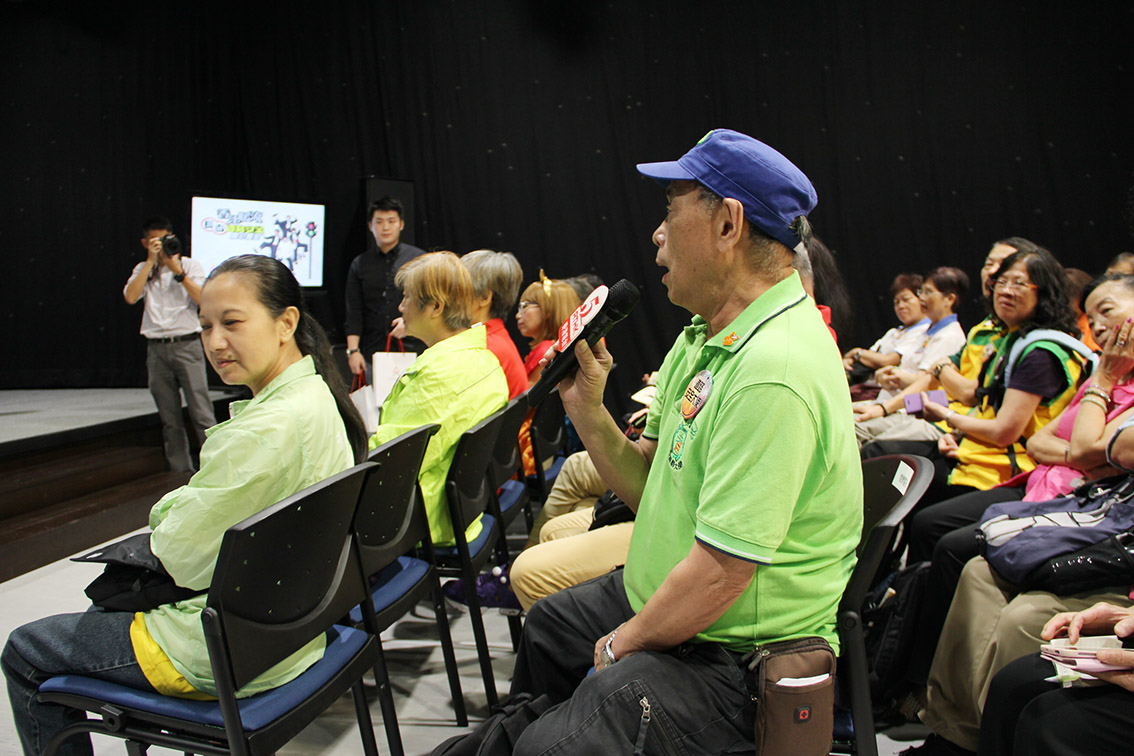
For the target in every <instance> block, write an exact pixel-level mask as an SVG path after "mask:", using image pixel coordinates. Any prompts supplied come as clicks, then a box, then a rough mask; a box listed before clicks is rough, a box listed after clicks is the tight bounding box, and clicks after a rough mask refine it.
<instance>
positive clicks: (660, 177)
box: [637, 160, 697, 181]
mask: <svg viewBox="0 0 1134 756" xmlns="http://www.w3.org/2000/svg"><path fill="white" fill-rule="evenodd" d="M637 168H638V173H640V174H642V175H643V176H648V177H650V178H652V179H654V180H655V181H696V180H697V177H696V176H694V175H693V174H692V173H690V172H689V171H688V170H686V169H685V168H684V167H682V166H681V164H680V163H679V162H678V161H676V160H672V161H668V162H664V163H638V166H637Z"/></svg>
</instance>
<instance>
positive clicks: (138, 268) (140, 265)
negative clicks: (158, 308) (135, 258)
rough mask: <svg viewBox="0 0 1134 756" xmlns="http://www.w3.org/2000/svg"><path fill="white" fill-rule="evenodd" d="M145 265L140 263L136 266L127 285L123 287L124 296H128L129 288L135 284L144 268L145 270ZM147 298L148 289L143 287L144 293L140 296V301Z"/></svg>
mask: <svg viewBox="0 0 1134 756" xmlns="http://www.w3.org/2000/svg"><path fill="white" fill-rule="evenodd" d="M145 265H146V264H145V263H144V262H140V263H138V264H137V265H135V266H134V270H132V271H130V277H129V278H127V279H126V285H125V286H123V287H122V296H126V289H127V288H129V286H130V284H131V283H132V282H133V280H134V279H135V278H137V277H138V274H139V273H141V272H142V268H144V267H145ZM145 296H146V287H145V286H143V287H142V293H141V294H139V295H138V301H139V302H141V301H142V299H143V298H144V297H145Z"/></svg>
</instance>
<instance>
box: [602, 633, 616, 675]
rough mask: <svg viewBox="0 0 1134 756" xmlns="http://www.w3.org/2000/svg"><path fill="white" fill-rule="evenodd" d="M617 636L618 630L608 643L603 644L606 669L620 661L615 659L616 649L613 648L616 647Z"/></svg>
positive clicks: (610, 636)
mask: <svg viewBox="0 0 1134 756" xmlns="http://www.w3.org/2000/svg"><path fill="white" fill-rule="evenodd" d="M616 635H618V631H617V630H615V631H614V632H612V633H611V634H610V635H609V636H608V637H607V639H606V643H604V644H603V647H602V664H603V666H604V667H609V666H610V665H611V664H614V663H615V662H616V661H618V659H615V658H614V649H613V648H612V646H613V645H614V636H616Z"/></svg>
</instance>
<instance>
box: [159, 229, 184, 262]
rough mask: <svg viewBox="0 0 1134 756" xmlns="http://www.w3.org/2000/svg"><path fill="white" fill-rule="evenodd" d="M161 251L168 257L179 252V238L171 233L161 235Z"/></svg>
mask: <svg viewBox="0 0 1134 756" xmlns="http://www.w3.org/2000/svg"><path fill="white" fill-rule="evenodd" d="M160 241H161V253H162V254H163V255H167V256H169V257H173V256H174V255H179V254H181V240H180V239H178V238H177V237H176V236H174V235H173V234H166V235H165V236H163V237H161V239H160Z"/></svg>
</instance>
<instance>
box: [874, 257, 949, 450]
mask: <svg viewBox="0 0 1134 756" xmlns="http://www.w3.org/2000/svg"><path fill="white" fill-rule="evenodd" d="M968 290H969V277H968V276H967V275H965V272H964V271H963V270H961V269H959V268H934V269H933V270H931V271H930V272H929V274H928V275H927V276H926V277H925V279H924V281H923V282H922V284H921V286H920V287H919V288H918V300H919V301H920V302H921V308H922V311H923V312H925V315H926V319H927V320H928V321H929V327H928V328H927V329H926V331H925V336H924V338H923V339H922V342H921V344H919V345H918V347H917V348H915V349H914V350H913V351H911V352H909V353H907V354H906V355H904V356H903V357H902V360H901V362H900V363H899V364H897V365H886V366H884V367H880V368H879V369H878V370H877V372H875V374H874V376H875V379H876V380H877V381H878V384H879V385H880V386H881V387H882V391H881V392H880V393H879V394H878V397H877V399H875V400H874V401H873V402H858V403H856V404H855V406H854V419H855V435H856V436H857V437H858V440H859V444H867V443H870V442H871V441H876V440H880V439H887V438H891V439H895V438H905V439H924V440H928V439H926V438H925V436H930V437H931V438H936V437H937V436H939V435H940V432H939V431H938V429H937V428H932V427H931V428H925V426H927V425H929V424H928V423H924V421H921V422H919V418H916V417H913V416H910V415H907V414H906V412H905V399H906V397H907V396H908V395H910V394H911V393H913V392H915V391H917V390H918V389H919V388H921V387H923V386H928V385H929V379H930V375H929V369H930V368H931V367H932V366H933V365H935V364H936V363H938V362H940V361H941V360H942V359H949V358H950V356H951V355H953V354H955V353H956V352H957V351H958V350H960V349H961V348H962V347H963V346H964V345H965V332H964V331H963V330H962V329H961V325H960V323H958V322H957V314H956V309H957V307H959V306H960V304H961V301H962V300H963V299H964V297H965V293H966V292H967V291H968Z"/></svg>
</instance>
